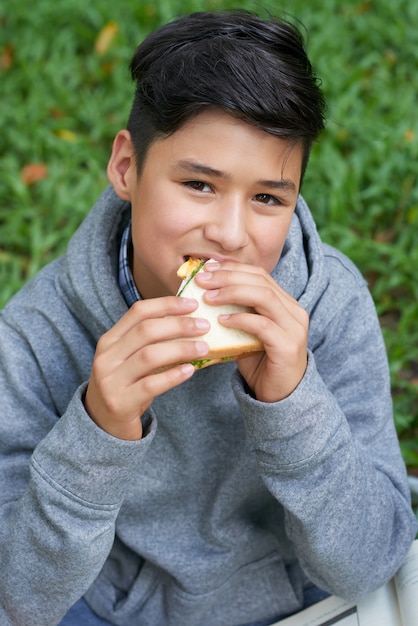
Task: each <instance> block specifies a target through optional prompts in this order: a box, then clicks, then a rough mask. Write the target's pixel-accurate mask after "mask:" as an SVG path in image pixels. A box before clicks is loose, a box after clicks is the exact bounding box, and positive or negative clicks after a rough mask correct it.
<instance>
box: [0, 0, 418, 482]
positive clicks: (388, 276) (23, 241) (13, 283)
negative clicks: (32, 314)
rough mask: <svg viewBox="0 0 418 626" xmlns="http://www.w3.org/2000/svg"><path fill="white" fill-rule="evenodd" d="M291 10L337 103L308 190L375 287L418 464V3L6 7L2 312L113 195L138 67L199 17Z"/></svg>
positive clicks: (398, 405)
mask: <svg viewBox="0 0 418 626" xmlns="http://www.w3.org/2000/svg"><path fill="white" fill-rule="evenodd" d="M226 7H228V8H232V7H240V8H247V9H250V10H255V11H257V12H259V13H260V14H261V15H265V14H267V13H268V12H271V13H273V14H278V13H281V14H283V13H284V14H285V15H287V16H288V17H289V19H291V20H295V21H297V22H298V23H299V22H300V25H301V27H302V29H303V30H305V31H306V36H307V41H308V49H309V54H310V57H311V60H312V62H313V65H314V67H315V69H316V72H317V74H318V76H319V77H320V78H321V80H322V84H323V88H324V92H325V94H326V97H327V100H328V103H329V122H328V125H327V129H326V131H325V132H324V134H323V136H322V138H321V141H320V142H319V143H318V145H316V146H315V147H314V150H313V154H312V158H311V163H310V166H309V168H308V172H307V175H306V178H305V182H304V188H303V193H304V196H305V197H306V199H307V201H308V203H309V204H310V206H311V208H312V211H313V213H314V215H315V218H316V220H317V223H318V227H319V230H320V232H321V235H322V237H323V239H324V240H325V241H327V242H328V243H331V244H333V245H335V246H337V247H339V248H340V249H342V250H343V251H344V252H345V253H346V254H347V255H348V256H350V257H351V258H352V259H353V260H354V262H355V263H356V264H357V265H358V266H359V268H360V269H361V271H362V272H363V274H364V275H365V276H366V278H367V279H368V281H369V284H370V287H371V290H372V293H373V296H374V299H375V302H376V306H377V309H378V313H379V315H380V319H381V323H382V327H383V332H384V336H385V340H386V343H387V348H388V354H389V360H390V365H391V375H392V385H393V391H394V408H395V419H396V425H397V428H398V432H399V434H400V436H401V439H402V446H403V453H404V458H405V460H406V462H407V463H408V465H409V466H410V468H411V471H415V468H418V411H417V404H418V403H417V389H418V322H417V320H418V282H417V279H416V276H415V274H416V271H417V268H418V185H417V172H418V168H417V165H416V164H417V162H418V116H417V115H416V109H417V105H418V83H417V80H416V76H417V73H418V3H413V2H410V1H409V0H398V2H397V3H392V2H390V1H389V0H385V1H379V0H376V1H371V0H370V1H358V0H353V1H352V2H351V3H349V4H348V3H346V4H344V3H341V2H338V1H336V0H311V1H310V2H309V3H308V2H306V1H303V0H293V1H292V0H282V1H281V2H280V1H277V0H276V1H275V0H266V1H265V2H258V1H257V2H255V1H250V0H240V1H231V2H224V1H222V0H181V1H180V0H155V1H154V2H147V1H141V2H140V1H138V0H119V1H118V2H109V1H108V0H95V1H94V2H93V3H88V2H85V0H66V2H64V3H58V2H55V0H37V3H36V10H34V8H33V5H32V4H30V3H29V1H28V0H14V2H13V3H12V2H7V0H0V80H1V94H0V98H1V106H0V127H1V131H2V132H1V134H0V160H1V176H0V305H3V304H4V303H5V302H6V301H7V300H8V299H9V298H10V296H11V295H12V294H13V293H14V292H15V291H16V290H17V289H19V287H20V286H21V285H22V284H23V282H25V281H26V280H28V278H29V277H31V276H32V275H33V274H34V273H35V272H37V271H38V269H39V268H40V267H41V266H42V265H44V264H45V263H47V262H48V261H49V260H51V259H52V258H54V257H55V256H57V255H58V254H60V253H62V251H63V250H64V248H65V245H66V242H67V241H68V239H69V237H70V236H71V234H72V232H73V231H74V230H75V228H76V227H77V226H78V224H79V223H80V221H81V220H82V218H83V216H84V215H85V214H86V212H87V211H88V209H89V208H90V206H91V205H92V204H93V202H94V201H95V199H96V198H97V196H98V195H99V194H100V192H101V191H102V190H103V188H104V186H105V185H106V173H105V168H106V162H107V159H108V156H109V153H110V150H111V145H112V140H113V136H114V135H115V133H116V131H117V130H118V129H119V128H121V127H123V126H124V125H125V123H126V119H127V116H128V113H129V108H130V102H131V99H132V93H133V87H132V84H131V82H130V77H129V72H128V64H129V60H130V57H131V55H132V52H133V50H134V48H135V46H136V45H137V44H138V43H139V42H140V41H141V40H142V39H143V37H144V36H145V35H146V34H147V33H148V32H150V31H151V30H153V29H155V28H157V27H158V26H159V25H160V24H162V23H163V22H165V21H167V20H169V19H172V18H174V17H176V16H178V15H180V14H183V13H188V12H190V11H195V10H212V9H221V8H226Z"/></svg>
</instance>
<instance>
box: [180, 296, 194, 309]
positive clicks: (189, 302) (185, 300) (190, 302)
mask: <svg viewBox="0 0 418 626" xmlns="http://www.w3.org/2000/svg"><path fill="white" fill-rule="evenodd" d="M181 300H182V302H183V304H184V305H185V306H187V307H191V306H196V305H197V300H195V299H194V298H182V299H181Z"/></svg>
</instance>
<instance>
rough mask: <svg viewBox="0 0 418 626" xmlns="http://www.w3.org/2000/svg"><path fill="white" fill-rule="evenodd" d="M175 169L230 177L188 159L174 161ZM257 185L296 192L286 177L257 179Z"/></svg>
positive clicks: (188, 172)
mask: <svg viewBox="0 0 418 626" xmlns="http://www.w3.org/2000/svg"><path fill="white" fill-rule="evenodd" d="M176 169H178V170H180V171H182V172H184V173H185V174H203V175H205V176H213V177H214V178H222V179H224V180H228V179H230V178H231V176H230V175H229V174H227V173H226V172H222V171H221V170H217V169H215V168H213V167H210V166H209V165H204V164H203V163H199V162H198V161H192V160H189V159H182V160H181V161H178V162H177V163H176ZM257 185H260V186H261V187H267V188H269V189H272V190H279V191H287V192H293V193H295V192H297V188H296V185H295V183H294V182H293V181H292V180H290V179H287V178H282V179H281V180H258V181H257Z"/></svg>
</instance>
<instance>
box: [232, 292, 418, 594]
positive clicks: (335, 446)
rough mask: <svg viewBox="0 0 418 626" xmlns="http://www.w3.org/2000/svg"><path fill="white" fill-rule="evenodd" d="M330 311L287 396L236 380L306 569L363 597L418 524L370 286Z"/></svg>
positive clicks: (392, 567)
mask: <svg viewBox="0 0 418 626" xmlns="http://www.w3.org/2000/svg"><path fill="white" fill-rule="evenodd" d="M345 286H346V284H345ZM329 297H330V294H328V298H329ZM323 300H325V298H324V299H323ZM330 301H331V302H332V307H331V306H329V302H330ZM320 306H322V307H323V308H324V306H325V304H324V302H323V303H322V304H321V305H319V307H318V308H320ZM326 308H327V309H328V318H327V319H326V316H325V315H324V314H323V313H322V314H321V313H319V312H318V311H317V312H316V315H317V317H318V315H319V316H320V319H321V323H320V324H319V326H322V329H321V332H320V333H319V332H318V333H316V337H315V341H314V343H315V345H314V347H313V352H312V351H311V352H310V353H309V359H308V367H307V371H306V373H305V376H304V378H303V379H302V381H301V382H300V384H299V386H298V388H297V389H296V390H295V391H294V392H293V393H292V394H291V395H290V396H289V397H288V398H286V399H284V400H282V401H281V402H278V403H275V404H264V403H260V402H258V401H256V400H255V399H253V398H252V397H251V396H250V395H249V394H247V393H245V385H244V384H243V381H242V379H241V378H240V376H239V375H236V376H235V379H234V383H233V384H234V392H235V395H236V397H237V399H238V402H239V404H240V407H241V410H242V411H243V414H244V417H245V422H246V427H247V431H248V433H249V436H250V438H251V440H252V442H253V445H254V447H255V450H256V455H257V461H258V466H259V470H260V473H261V475H262V477H263V479H264V481H265V484H266V485H267V487H268V489H269V490H270V491H271V493H272V494H273V495H274V497H275V498H276V499H277V500H278V501H279V502H280V503H281V504H282V505H283V507H284V510H285V523H286V532H287V535H288V537H289V539H290V540H291V541H292V543H293V545H294V549H295V551H296V554H297V557H298V559H299V561H300V563H301V565H302V567H303V568H304V570H305V572H306V574H307V575H308V576H309V578H310V579H311V580H312V581H313V582H314V583H315V584H316V585H318V586H319V587H321V588H323V589H325V590H327V591H329V592H330V593H332V594H336V595H339V596H341V597H343V598H346V599H353V598H354V599H355V598H358V597H360V596H362V595H364V594H366V593H368V592H370V591H372V590H374V589H376V588H377V587H379V586H381V585H382V584H384V583H385V582H387V580H389V578H391V576H392V575H393V574H394V573H395V571H396V570H397V569H398V567H399V566H400V565H401V563H402V560H403V559H404V557H405V556H406V553H407V551H408V549H409V547H410V545H411V542H412V540H413V539H414V535H415V532H416V520H415V517H414V515H413V512H412V509H411V505H410V498H409V490H408V484H407V477H406V472H405V466H404V463H403V459H402V456H401V453H400V448H399V443H398V440H397V436H396V432H395V427H394V422H393V417H392V403H391V397H390V389H389V373H388V366H387V358H386V351H385V347H384V343H383V340H382V336H381V332H380V327H379V323H378V319H377V315H376V312H375V308H374V304H373V302H372V299H371V297H370V294H369V292H368V290H367V287H366V286H365V285H364V283H362V284H361V285H360V286H359V285H358V284H357V288H356V289H355V290H352V292H351V295H349V296H347V297H344V298H341V301H338V299H333V298H331V299H328V305H326ZM331 311H332V312H331ZM313 317H314V316H313ZM313 324H317V322H315V320H313Z"/></svg>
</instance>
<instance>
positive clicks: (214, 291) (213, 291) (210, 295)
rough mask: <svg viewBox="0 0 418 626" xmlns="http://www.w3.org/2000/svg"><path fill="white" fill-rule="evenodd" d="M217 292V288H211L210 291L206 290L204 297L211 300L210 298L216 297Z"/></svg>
mask: <svg viewBox="0 0 418 626" xmlns="http://www.w3.org/2000/svg"><path fill="white" fill-rule="evenodd" d="M218 293H219V289H211V290H210V291H207V292H206V294H205V297H206V298H209V300H211V299H212V298H216V296H217V295H218Z"/></svg>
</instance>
